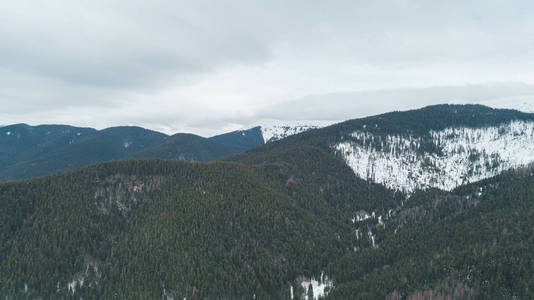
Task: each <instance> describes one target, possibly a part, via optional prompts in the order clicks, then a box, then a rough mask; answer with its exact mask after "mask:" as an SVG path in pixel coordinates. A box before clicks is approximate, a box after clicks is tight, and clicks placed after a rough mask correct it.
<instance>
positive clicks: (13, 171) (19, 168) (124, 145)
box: [0, 124, 314, 180]
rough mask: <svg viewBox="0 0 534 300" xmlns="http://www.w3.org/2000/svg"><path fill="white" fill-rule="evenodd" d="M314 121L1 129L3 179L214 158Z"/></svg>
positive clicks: (251, 146) (289, 132) (281, 135)
mask: <svg viewBox="0 0 534 300" xmlns="http://www.w3.org/2000/svg"><path fill="white" fill-rule="evenodd" d="M312 128H314V127H313V126H308V127H305V126H301V125H298V126H296V127H291V126H279V127H278V125H277V126H273V127H269V128H266V129H265V128H263V127H260V126H256V127H253V128H251V129H247V130H238V131H233V132H229V133H225V134H221V135H217V136H213V137H210V138H204V137H200V136H197V135H193V134H176V135H173V136H168V135H166V134H163V133H159V132H156V131H152V130H147V129H144V128H141V127H135V126H121V127H111V128H106V129H103V130H95V129H92V128H80V127H73V126H65V125H40V126H29V125H26V124H16V125H10V126H5V127H1V128H0V179H4V180H9V179H22V178H31V177H36V176H43V175H48V174H53V173H56V172H59V171H65V170H70V169H74V168H79V167H83V166H87V165H90V164H94V163H99V162H105V161H111V160H118V159H127V158H161V159H177V160H189V161H212V160H215V159H219V158H222V157H224V156H227V155H230V154H235V153H239V152H243V151H245V150H248V149H251V148H254V147H257V146H260V145H263V144H264V143H265V142H264V140H265V139H266V140H268V141H274V140H277V139H281V138H283V137H286V136H289V135H292V134H296V133H299V132H302V131H304V130H309V129H312Z"/></svg>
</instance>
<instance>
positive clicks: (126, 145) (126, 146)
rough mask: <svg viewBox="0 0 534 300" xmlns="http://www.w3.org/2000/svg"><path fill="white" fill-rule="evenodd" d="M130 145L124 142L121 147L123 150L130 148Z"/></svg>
mask: <svg viewBox="0 0 534 300" xmlns="http://www.w3.org/2000/svg"><path fill="white" fill-rule="evenodd" d="M131 145H132V142H124V143H123V144H122V146H123V147H124V148H128V147H130V146H131Z"/></svg>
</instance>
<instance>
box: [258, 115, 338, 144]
mask: <svg viewBox="0 0 534 300" xmlns="http://www.w3.org/2000/svg"><path fill="white" fill-rule="evenodd" d="M337 122H338V121H317V120H306V121H279V120H267V121H265V120H264V121H262V122H261V124H262V125H260V128H261V134H262V136H263V140H264V141H265V143H269V142H274V141H277V140H280V139H283V138H285V137H288V136H291V135H294V134H298V133H301V132H305V131H308V130H311V129H317V128H322V127H325V126H328V125H332V124H334V123H337Z"/></svg>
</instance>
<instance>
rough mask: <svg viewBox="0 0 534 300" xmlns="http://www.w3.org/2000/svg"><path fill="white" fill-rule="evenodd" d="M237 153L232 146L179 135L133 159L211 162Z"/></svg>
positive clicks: (138, 154) (198, 137)
mask: <svg viewBox="0 0 534 300" xmlns="http://www.w3.org/2000/svg"><path fill="white" fill-rule="evenodd" d="M236 152H239V151H238V150H235V149H234V148H233V147H231V146H226V145H223V144H220V143H217V142H215V141H212V140H210V139H206V138H203V137H200V136H198V135H194V134H185V133H178V134H175V135H173V136H170V137H168V138H166V139H165V141H164V142H163V143H161V144H158V145H156V146H154V147H150V148H148V149H145V150H143V151H141V152H138V153H136V154H134V155H133V156H132V157H139V158H154V157H157V158H161V159H174V160H187V161H211V160H215V159H217V158H221V157H223V156H226V155H228V154H231V153H236Z"/></svg>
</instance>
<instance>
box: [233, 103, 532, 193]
mask: <svg viewBox="0 0 534 300" xmlns="http://www.w3.org/2000/svg"><path fill="white" fill-rule="evenodd" d="M300 144H307V145H314V146H315V147H319V148H321V149H324V150H325V151H329V152H331V153H332V154H334V155H336V156H338V157H340V158H342V159H343V160H344V161H345V162H346V163H347V165H349V166H350V167H351V168H352V169H353V171H354V173H355V174H356V175H358V177H360V178H362V179H366V180H371V181H373V182H376V183H380V184H384V185H386V186H388V187H389V188H392V189H395V190H398V191H401V192H404V193H408V194H410V193H413V192H414V191H416V190H418V189H427V188H440V189H445V190H451V189H453V188H455V187H457V186H459V185H461V184H465V183H469V182H474V181H478V180H482V179H484V178H488V177H492V176H495V175H497V174H499V173H501V172H502V171H505V170H508V169H510V168H517V167H522V166H526V165H528V164H529V163H531V162H534V154H532V153H534V114H529V113H522V112H518V111H514V110H498V109H492V108H489V107H485V106H481V105H436V106H429V107H425V108H422V109H419V110H412V111H405V112H392V113H387V114H383V115H378V116H372V117H368V118H363V119H356V120H350V121H346V122H343V123H340V124H335V125H332V126H329V127H326V128H322V129H317V130H312V131H309V132H305V133H302V134H299V135H295V136H291V137H288V138H286V139H284V140H282V141H279V142H275V143H272V144H271V145H267V146H266V147H262V148H258V149H256V150H253V151H252V152H248V153H246V154H245V155H243V156H239V158H236V159H237V160H245V161H246V160H247V156H251V157H255V158H256V160H257V157H261V156H262V155H263V154H261V152H264V150H263V149H273V151H277V150H275V149H278V148H286V147H293V145H300ZM256 153H258V155H256Z"/></svg>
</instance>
